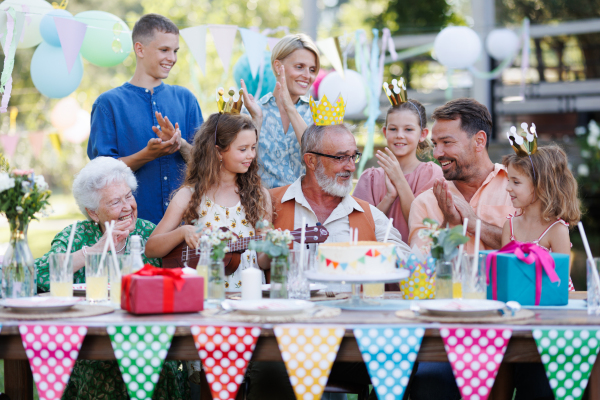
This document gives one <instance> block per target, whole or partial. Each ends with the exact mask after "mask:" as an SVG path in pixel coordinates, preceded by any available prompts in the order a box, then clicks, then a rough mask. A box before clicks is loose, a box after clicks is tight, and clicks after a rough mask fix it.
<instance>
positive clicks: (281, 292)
mask: <svg viewBox="0 0 600 400" xmlns="http://www.w3.org/2000/svg"><path fill="white" fill-rule="evenodd" d="M287 278H288V258H287V256H282V257H276V258H274V259H272V260H271V298H272V299H287V298H288V290H287Z"/></svg>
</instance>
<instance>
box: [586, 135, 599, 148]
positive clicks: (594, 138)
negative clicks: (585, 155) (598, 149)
mask: <svg viewBox="0 0 600 400" xmlns="http://www.w3.org/2000/svg"><path fill="white" fill-rule="evenodd" d="M587 142H588V145H590V146H596V145H597V144H598V137H597V136H594V135H588V137H587Z"/></svg>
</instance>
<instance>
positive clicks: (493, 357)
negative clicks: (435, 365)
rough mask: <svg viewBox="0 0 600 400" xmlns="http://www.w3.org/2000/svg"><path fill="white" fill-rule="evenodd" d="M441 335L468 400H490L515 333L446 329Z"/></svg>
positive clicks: (482, 329) (481, 329) (460, 386)
mask: <svg viewBox="0 0 600 400" xmlns="http://www.w3.org/2000/svg"><path fill="white" fill-rule="evenodd" d="M440 335H441V336H442V339H443V340H444V347H445V348H446V353H447V354H448V359H449V360H450V365H451V366H452V372H453V373H454V378H455V379H456V384H457V386H458V389H459V390H460V393H461V395H462V398H463V399H464V400H471V399H473V400H474V399H477V400H486V399H487V398H488V396H489V395H490V392H491V390H492V386H494V381H495V380H496V375H497V374H498V368H500V364H501V363H502V359H503V358H504V352H505V351H506V346H507V345H508V341H509V340H510V337H511V336H512V330H510V329H500V328H442V329H440Z"/></svg>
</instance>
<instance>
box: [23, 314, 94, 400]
mask: <svg viewBox="0 0 600 400" xmlns="http://www.w3.org/2000/svg"><path fill="white" fill-rule="evenodd" d="M19 332H21V339H22V340H23V347H24V348H25V353H26V354H27V358H28V359H29V365H30V366H31V372H32V373H33V380H34V381H35V384H36V386H37V389H38V393H39V395H40V399H46V400H53V399H57V400H58V399H60V398H61V397H62V394H63V391H64V390H65V387H66V386H67V383H68V382H69V377H70V376H71V372H72V371H73V366H74V365H75V361H76V360H77V356H78V355H79V350H80V349H81V343H82V342H83V339H84V338H85V335H86V333H87V327H85V326H62V325H58V326H57V325H19Z"/></svg>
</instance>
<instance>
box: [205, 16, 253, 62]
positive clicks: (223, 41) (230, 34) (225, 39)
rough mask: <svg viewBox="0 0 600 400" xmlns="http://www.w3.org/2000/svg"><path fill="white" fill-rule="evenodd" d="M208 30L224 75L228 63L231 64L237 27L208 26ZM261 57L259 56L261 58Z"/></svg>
mask: <svg viewBox="0 0 600 400" xmlns="http://www.w3.org/2000/svg"><path fill="white" fill-rule="evenodd" d="M208 29H209V30H210V33H211V35H212V37H213V40H214V42H215V47H216V48H217V54H218V55H219V58H220V59H221V62H222V63H223V68H224V69H225V73H227V72H228V71H229V63H230V62H231V52H232V51H233V42H234V40H235V34H236V33H237V30H238V27H237V26H236V25H209V26H208ZM262 56H263V55H262V54H261V57H262Z"/></svg>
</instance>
